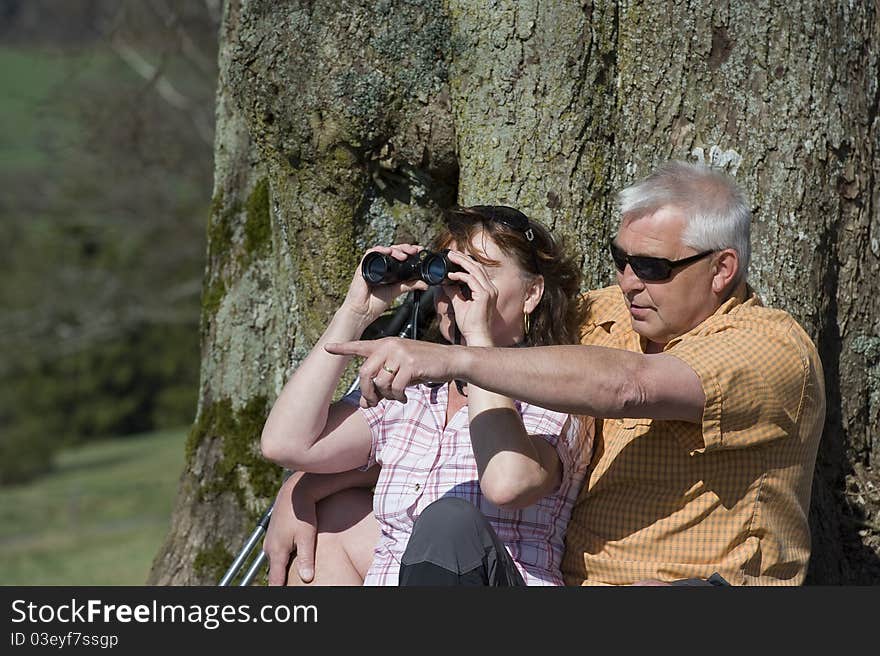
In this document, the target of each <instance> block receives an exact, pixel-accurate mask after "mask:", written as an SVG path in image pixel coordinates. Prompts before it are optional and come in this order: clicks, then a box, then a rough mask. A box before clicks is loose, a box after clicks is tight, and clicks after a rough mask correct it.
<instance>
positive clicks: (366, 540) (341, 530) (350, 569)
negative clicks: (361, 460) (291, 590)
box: [287, 488, 379, 585]
mask: <svg viewBox="0 0 880 656" xmlns="http://www.w3.org/2000/svg"><path fill="white" fill-rule="evenodd" d="M317 513H318V540H317V544H316V547H315V578H314V579H312V581H311V582H310V583H308V584H306V583H303V582H302V581H301V580H300V578H299V574H298V573H297V569H296V559H294V560H293V562H292V563H291V567H290V569H289V570H288V572H287V585H363V582H364V576H366V573H367V570H368V569H369V568H370V564H371V563H372V562H373V549H375V547H376V542H377V541H378V539H379V523H378V522H377V521H376V518H375V517H374V516H373V494H372V493H371V492H370V491H369V490H368V489H365V488H359V489H354V488H352V489H348V490H342V491H341V492H337V493H336V494H333V495H331V496H329V497H327V498H326V499H323V500H321V501H319V502H318V506H317Z"/></svg>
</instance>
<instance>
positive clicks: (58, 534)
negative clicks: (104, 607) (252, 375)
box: [0, 429, 186, 585]
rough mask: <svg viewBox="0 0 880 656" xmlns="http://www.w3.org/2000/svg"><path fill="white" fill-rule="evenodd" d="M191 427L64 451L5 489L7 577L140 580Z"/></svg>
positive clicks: (61, 581)
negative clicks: (38, 473) (38, 472)
mask: <svg viewBox="0 0 880 656" xmlns="http://www.w3.org/2000/svg"><path fill="white" fill-rule="evenodd" d="M185 439H186V432H185V430H184V429H179V430H175V431H166V432H160V433H152V434H148V435H142V436H135V437H127V438H123V439H116V440H110V441H106V442H95V443H91V444H87V445H85V446H81V447H78V448H76V449H71V450H67V451H64V452H62V453H61V454H60V455H59V457H58V459H57V467H56V468H55V471H54V472H53V473H51V474H49V475H47V476H44V477H42V478H40V479H38V480H36V481H34V482H33V483H30V484H27V485H21V486H15V487H7V488H0V584H2V585H141V584H143V583H144V582H145V581H146V578H147V574H148V572H149V569H150V565H151V564H152V560H153V556H154V555H155V554H156V552H157V550H158V549H159V546H160V545H161V544H162V541H163V540H164V538H165V535H166V533H167V531H168V528H169V526H170V520H171V510H172V505H173V503H174V497H175V494H176V491H177V482H178V478H179V476H180V473H181V471H182V469H183V464H184V441H185Z"/></svg>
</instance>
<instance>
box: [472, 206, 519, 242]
mask: <svg viewBox="0 0 880 656" xmlns="http://www.w3.org/2000/svg"><path fill="white" fill-rule="evenodd" d="M470 209H471V210H473V211H474V212H475V213H477V214H479V215H480V216H481V217H482V218H483V219H486V220H489V221H495V222H496V223H501V224H502V225H506V226H507V227H508V228H512V229H513V230H516V231H517V232H521V233H522V234H523V236H524V237H525V238H526V241H528V242H530V243H531V242H532V241H534V239H535V231H534V230H532V226H531V224H530V223H529V217H527V216H526V215H525V214H523V213H522V212H520V211H519V210H516V209H514V208H512V207H507V206H506V205H474V206H473V207H471V208H470Z"/></svg>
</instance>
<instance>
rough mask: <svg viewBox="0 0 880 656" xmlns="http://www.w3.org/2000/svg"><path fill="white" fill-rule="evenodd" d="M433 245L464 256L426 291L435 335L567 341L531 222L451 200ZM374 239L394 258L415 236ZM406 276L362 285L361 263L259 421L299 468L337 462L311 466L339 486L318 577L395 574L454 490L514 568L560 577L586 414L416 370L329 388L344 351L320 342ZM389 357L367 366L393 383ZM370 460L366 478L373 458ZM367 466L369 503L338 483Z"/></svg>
mask: <svg viewBox="0 0 880 656" xmlns="http://www.w3.org/2000/svg"><path fill="white" fill-rule="evenodd" d="M434 248H435V250H442V249H447V248H448V249H450V250H449V253H448V259H449V261H450V262H452V263H453V264H455V265H458V267H459V268H460V269H461V270H460V271H457V272H453V273H450V274H449V276H448V279H447V281H446V283H445V284H443V285H442V286H441V288H440V293H438V295H437V299H436V301H435V306H436V310H437V315H438V320H439V326H438V327H439V331H440V333H441V335H442V336H443V337H444V338H445V339H447V340H449V341H460V342H461V343H463V344H467V345H470V346H528V345H546V344H563V343H577V341H578V340H577V337H578V335H577V330H578V326H579V325H580V310H581V309H580V307H579V302H578V295H577V293H578V289H579V275H578V272H577V269H576V267H575V266H574V264H573V263H572V261H571V260H570V259H569V258H567V257H565V256H564V255H563V253H562V252H561V250H560V249H559V247H558V245H557V244H556V243H555V241H554V240H553V239H552V237H551V236H550V234H549V233H548V232H547V230H546V229H545V228H543V226H541V225H540V224H538V223H536V222H534V221H530V220H529V219H528V218H527V217H525V215H523V214H522V213H520V212H518V211H517V210H514V209H512V208H508V207H503V206H475V207H470V208H459V209H456V210H453V211H451V212H449V213H448V215H447V228H446V230H445V231H444V232H443V233H442V234H441V235H440V236H439V237H438V239H437V240H436V241H435V244H434ZM371 250H372V251H377V252H380V253H383V254H385V255H389V256H391V257H394V258H396V259H398V260H400V261H403V260H405V259H407V258H408V257H409V256H411V255H413V254H414V253H417V252H418V251H419V250H420V247H418V246H413V245H409V244H399V245H395V246H390V247H376V248H374V249H371ZM465 288H466V289H465ZM417 289H420V290H425V289H427V285H426V284H425V283H424V282H422V281H406V282H403V283H396V284H389V285H378V286H370V285H368V284H367V283H366V282H365V281H364V279H363V277H362V275H361V273H360V269H359V270H358V272H357V273H356V274H355V276H354V278H353V280H352V282H351V285H350V287H349V290H348V294H347V295H346V298H345V301H344V302H343V304H342V306H341V307H340V308H339V310H337V312H336V314H335V315H334V317H333V319H332V320H331V322H330V324H329V326H328V327H327V329H326V330H325V332H324V334H323V335H322V336H321V338H320V340H319V341H318V343H317V344H316V345H315V347H314V348H313V349H312V351H311V353H310V354H309V356H308V357H307V358H306V359H305V360H304V361H303V363H302V364H301V366H300V367H299V369H298V370H297V371H296V372H295V373H294V375H293V377H292V378H291V379H290V381H288V383H287V384H286V385H285V388H284V390H283V391H282V393H281V395H280V396H279V397H278V400H277V401H276V403H275V405H274V406H273V408H272V411H271V413H270V415H269V418H268V420H267V422H266V425H265V428H264V430H263V436H262V442H261V443H262V448H263V453H264V455H265V456H266V457H267V458H269V459H271V460H273V461H275V462H277V463H279V464H281V465H284V466H285V467H288V468H290V469H293V470H297V471H304V472H313V473H317V474H335V473H338V475H336V476H330V477H317V478H315V477H313V478H311V479H310V480H311V482H310V485H311V486H312V494H314V498H315V499H322V498H324V497H327V496H329V495H330V494H331V493H333V492H336V491H338V490H343V489H345V491H344V492H342V493H340V494H335V495H334V496H333V497H331V498H334V499H336V502H335V503H336V506H337V508H344V510H343V511H342V512H341V513H340V512H334V511H332V510H331V509H327V508H325V509H320V510H319V516H320V517H321V518H322V524H321V525H319V536H318V547H317V563H318V575H317V576H316V577H315V583H318V584H325V585H329V584H348V585H358V584H361V583H364V584H367V585H396V584H397V582H398V576H399V572H400V563H401V558H402V557H403V554H404V551H405V549H406V547H407V544H408V542H409V538H410V536H411V534H412V530H413V524H414V521H415V519H416V518H417V517H419V515H421V514H422V512H423V511H425V510H426V509H427V508H428V507H429V506H431V504H432V503H433V502H434V501H437V500H438V499H441V498H444V497H447V498H448V497H455V498H458V499H464V500H465V501H467V502H469V503H470V504H473V506H474V507H475V508H477V509H479V510H480V511H481V512H482V515H484V516H485V517H486V519H487V520H488V525H489V527H490V529H491V530H490V533H492V535H493V536H494V534H497V537H498V538H500V541H501V542H503V546H504V548H503V549H502V550H501V551H502V552H503V553H502V556H503V557H504V558H505V559H506V562H509V563H512V566H511V567H510V568H509V569H510V574H511V576H512V577H513V578H514V579H515V580H514V581H513V582H515V583H520V582H523V581H524V582H525V583H527V584H530V585H533V584H537V585H542V584H543V585H561V584H562V579H561V576H560V574H559V562H560V559H561V555H562V540H563V537H564V530H565V526H566V524H567V522H568V517H569V514H570V510H571V506H572V504H573V502H574V499H575V497H576V496H577V493H578V490H579V489H580V485H581V483H582V480H583V475H584V470H585V468H586V463H587V462H588V460H589V453H588V451H589V443H590V438H591V435H592V423H591V422H588V421H586V420H584V419H583V418H579V419H575V418H569V417H568V416H567V415H564V414H562V413H557V412H551V411H548V410H544V409H541V408H537V407H534V406H529V405H527V404H523V403H519V402H516V401H514V400H513V399H509V398H506V397H503V396H501V395H498V394H494V393H491V392H488V391H486V390H482V389H479V388H477V387H475V386H473V385H471V386H468V387H467V388H465V387H464V386H460V385H458V384H452V385H447V384H443V385H440V386H438V385H431V384H429V383H424V384H419V385H413V386H411V387H408V388H406V389H405V390H402V391H401V398H400V401H388V400H385V401H382V402H381V403H380V404H379V405H378V406H376V407H373V408H358V395H357V394H353V395H349V396H348V397H346V398H345V399H342V400H341V401H338V402H336V403H334V404H332V405H331V404H330V400H331V398H332V395H333V393H334V391H335V389H336V387H337V385H338V383H339V380H340V377H341V375H342V373H343V371H344V369H345V367H346V365H347V364H348V358H346V357H343V356H337V355H332V354H330V353H327V352H326V351H325V350H324V348H323V347H324V345H325V344H328V343H332V342H343V341H347V340H351V339H357V338H358V337H359V336H360V335H361V333H362V332H363V330H364V329H365V328H366V327H367V326H368V325H369V324H370V323H371V322H372V321H374V320H375V319H376V318H377V317H378V316H379V315H381V314H382V312H384V311H385V310H386V309H387V308H388V307H389V305H390V304H391V302H392V300H393V299H394V298H395V297H397V296H398V295H400V294H401V293H404V292H407V291H410V290H417ZM398 370H399V365H398V368H393V367H387V366H386V367H385V368H384V371H381V372H380V373H379V375H378V376H377V377H376V379H374V380H377V381H378V380H379V377H380V376H382V377H385V380H382V381H379V383H381V384H383V385H392V383H393V378H394V376H395V375H396V374H397V373H398ZM376 463H378V464H380V465H381V471H380V472H378V479H376V476H377V473H376V471H375V470H376V469H377V468H376V467H372V469H370V468H371V466H372V465H373V464H376ZM303 480H305V479H303ZM374 482H375V494H374V498H373V509H374V516H373V515H370V514H369V512H367V509H368V508H369V497H370V495H369V492H368V491H367V490H365V489H364V490H357V489H346V488H351V487H352V486H353V485H354V486H369V485H371V484H372V483H374ZM282 501H283V500H282ZM328 501H330V499H328ZM325 513H326V516H325ZM336 517H344V518H345V521H344V522H342V523H337V521H336V519H335V518H336ZM352 517H355V518H359V519H358V520H357V521H353V520H352V519H351V518H352ZM376 538H378V543H376ZM373 544H375V549H374V550H372V553H370V552H369V550H368V548H369V547H372V545H373ZM459 574H461V573H460V572H459ZM520 577H521V578H520Z"/></svg>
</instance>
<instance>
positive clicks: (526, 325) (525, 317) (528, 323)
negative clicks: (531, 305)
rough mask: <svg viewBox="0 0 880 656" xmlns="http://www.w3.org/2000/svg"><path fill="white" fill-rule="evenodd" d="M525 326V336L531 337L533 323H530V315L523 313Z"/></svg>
mask: <svg viewBox="0 0 880 656" xmlns="http://www.w3.org/2000/svg"><path fill="white" fill-rule="evenodd" d="M523 326H524V327H525V329H526V332H525V336H526V337H528V336H529V328H531V322H530V321H529V313H528V312H523Z"/></svg>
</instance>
